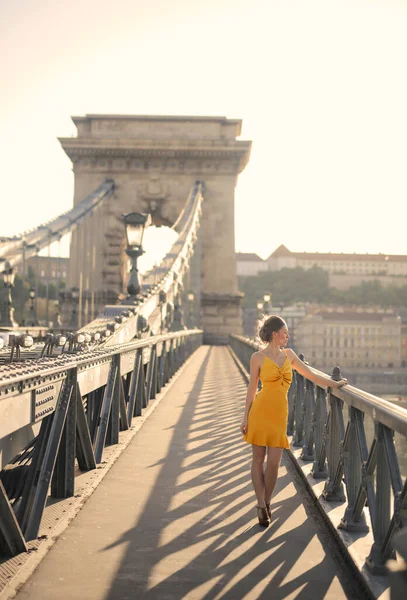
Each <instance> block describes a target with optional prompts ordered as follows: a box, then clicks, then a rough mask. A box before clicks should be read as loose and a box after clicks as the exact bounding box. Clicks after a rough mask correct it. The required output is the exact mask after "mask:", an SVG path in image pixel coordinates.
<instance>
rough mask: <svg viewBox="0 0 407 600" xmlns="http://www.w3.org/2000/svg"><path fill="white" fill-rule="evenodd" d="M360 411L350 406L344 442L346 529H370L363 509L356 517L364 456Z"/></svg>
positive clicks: (344, 523)
mask: <svg viewBox="0 0 407 600" xmlns="http://www.w3.org/2000/svg"><path fill="white" fill-rule="evenodd" d="M358 413H359V411H358V410H357V409H356V408H354V407H353V406H350V407H349V422H348V430H347V435H345V439H346V447H345V444H344V448H343V450H344V452H343V460H344V461H345V473H346V476H345V483H346V493H347V497H348V505H347V507H346V510H345V514H344V516H343V517H342V520H341V522H340V524H339V525H338V528H339V529H344V530H346V531H361V532H366V531H369V527H368V525H367V523H366V517H365V514H364V512H363V511H361V512H360V513H359V514H358V515H357V517H358V518H357V520H356V519H355V514H356V513H355V507H356V501H357V499H358V493H359V489H360V486H361V483H362V458H361V452H360V444H359V443H358V427H357V423H358V418H359V417H358Z"/></svg>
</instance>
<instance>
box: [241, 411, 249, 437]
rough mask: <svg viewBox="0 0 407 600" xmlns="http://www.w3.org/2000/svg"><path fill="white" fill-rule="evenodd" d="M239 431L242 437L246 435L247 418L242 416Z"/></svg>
mask: <svg viewBox="0 0 407 600" xmlns="http://www.w3.org/2000/svg"><path fill="white" fill-rule="evenodd" d="M240 430H241V432H242V433H243V435H246V433H247V417H246V416H244V417H243V419H242V422H241V424H240Z"/></svg>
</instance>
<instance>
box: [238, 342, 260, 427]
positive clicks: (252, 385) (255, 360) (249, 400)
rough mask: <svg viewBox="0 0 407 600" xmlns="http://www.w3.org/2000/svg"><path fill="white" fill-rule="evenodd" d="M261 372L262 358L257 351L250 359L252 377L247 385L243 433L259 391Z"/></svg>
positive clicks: (242, 425)
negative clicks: (258, 384)
mask: <svg viewBox="0 0 407 600" xmlns="http://www.w3.org/2000/svg"><path fill="white" fill-rule="evenodd" d="M259 373H260V358H259V356H258V354H257V352H255V353H254V354H252V356H251V359H250V379H249V384H248V386H247V392H246V404H245V409H244V415H243V420H242V424H241V426H240V428H241V430H242V433H246V432H247V420H248V417H249V412H250V408H251V406H252V404H253V400H254V397H255V395H256V392H257V383H258V381H259Z"/></svg>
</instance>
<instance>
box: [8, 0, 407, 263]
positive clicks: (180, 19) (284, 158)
mask: <svg viewBox="0 0 407 600" xmlns="http://www.w3.org/2000/svg"><path fill="white" fill-rule="evenodd" d="M406 31H407V0H371V1H367V0H365V1H362V0H349V1H348V0H338V1H335V2H334V1H332V0H307V1H305V0H280V1H277V0H250V2H249V1H241V0H206V1H205V3H196V2H191V1H190V0H172V1H171V2H170V1H169V0H144V1H142V0H115V2H111V1H107V0H64V2H54V1H53V0H18V1H17V2H10V0H0V56H1V58H0V81H1V82H2V89H1V93H0V132H1V144H0V159H1V163H0V164H1V166H2V169H1V195H0V207H1V212H0V214H1V218H0V235H12V234H15V233H20V232H22V231H24V230H25V229H28V228H31V227H35V226H37V225H40V224H41V223H42V222H44V221H47V220H49V219H50V218H52V217H54V216H56V215H58V214H60V213H61V212H64V211H66V210H68V209H69V208H70V207H71V206H72V199H73V174H72V170H71V163H70V160H69V159H68V158H67V156H66V155H65V153H64V152H63V150H62V148H61V146H60V144H59V142H58V140H57V137H69V136H75V135H76V128H75V126H74V124H73V123H72V121H71V116H72V115H85V114H97V113H108V114H141V115H142V114H159V115H208V116H211V115H224V116H226V117H228V118H239V119H242V121H243V127H242V134H241V137H240V139H244V140H252V142H253V147H252V153H251V158H250V162H249V164H248V166H247V167H246V169H245V170H244V172H243V173H242V174H241V175H240V176H239V180H238V184H237V188H236V197H235V237H236V250H237V251H241V252H256V253H258V254H259V255H260V256H262V257H263V258H265V257H267V256H268V255H269V254H270V253H271V252H273V251H274V249H275V248H277V247H278V246H279V245H280V244H285V245H286V246H287V247H288V248H289V249H290V250H292V251H309V252H315V251H319V252H329V251H332V252H369V253H377V252H383V253H388V254H407V241H406V233H405V232H406V227H407V202H406V199H407V177H406V165H407V110H406V106H407V78H406V57H407V36H406V34H405V32H406Z"/></svg>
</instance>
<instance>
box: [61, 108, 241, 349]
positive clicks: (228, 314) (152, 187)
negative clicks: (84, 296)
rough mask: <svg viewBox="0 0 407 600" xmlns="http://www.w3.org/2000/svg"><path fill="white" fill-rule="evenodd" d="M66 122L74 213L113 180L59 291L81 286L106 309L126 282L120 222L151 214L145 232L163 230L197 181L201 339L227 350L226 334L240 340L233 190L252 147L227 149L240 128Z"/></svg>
mask: <svg viewBox="0 0 407 600" xmlns="http://www.w3.org/2000/svg"><path fill="white" fill-rule="evenodd" d="M73 120H74V123H75V124H76V126H77V128H78V136H77V137H76V138H62V139H60V142H61V144H62V147H63V149H64V150H65V152H66V153H67V155H68V156H69V157H70V158H71V160H72V162H73V170H74V174H75V197H74V204H77V203H78V202H81V201H82V200H83V199H84V198H85V197H86V196H87V195H88V194H90V193H92V192H93V191H94V190H95V189H96V188H97V187H98V186H99V185H100V184H101V183H102V182H103V180H104V179H106V178H109V179H114V181H115V183H116V192H115V195H114V197H113V198H111V199H110V200H109V201H108V203H107V205H106V206H105V207H104V208H103V209H102V212H101V216H97V215H95V216H94V217H92V219H90V220H89V224H86V225H84V226H82V227H79V228H78V229H77V230H76V231H75V232H74V233H73V234H72V241H71V259H70V266H69V275H68V287H72V286H78V287H80V285H81V281H82V287H83V288H84V285H85V284H84V282H88V284H89V286H91V288H92V289H90V290H89V292H90V294H94V297H98V298H103V297H106V301H107V300H108V301H109V302H113V301H114V299H115V298H117V297H118V296H119V294H120V293H121V292H122V291H123V290H124V289H125V285H126V283H127V282H126V281H124V280H123V277H122V273H123V262H124V260H125V256H124V252H123V248H124V245H123V238H124V228H123V224H122V222H121V218H120V217H121V214H122V213H126V212H132V211H140V212H150V213H151V214H152V217H153V223H154V224H156V225H159V224H161V225H171V224H172V223H174V222H175V220H176V219H177V217H178V215H179V213H180V211H181V209H182V207H183V205H184V203H185V201H186V199H187V196H188V193H189V191H190V189H191V187H192V186H193V184H194V183H195V181H197V180H200V181H203V183H204V186H205V189H204V204H203V214H202V228H203V230H202V285H201V302H202V311H201V315H202V327H203V329H204V331H205V340H206V341H207V342H208V343H227V341H228V336H229V334H230V333H241V331H242V314H241V307H240V305H241V294H240V293H239V291H238V289H237V276H236V260H235V245H234V190H235V186H236V183H237V176H238V174H239V173H240V172H241V171H242V170H243V169H244V167H245V165H246V164H247V162H248V159H249V155H250V148H251V142H247V141H239V140H236V137H237V136H238V135H240V131H241V121H240V120H231V119H226V118H225V117H154V116H111V115H89V116H85V117H74V119H73ZM93 248H94V250H92V251H91V249H93ZM92 252H93V254H92ZM91 255H92V256H93V259H92V260H90V259H89V256H91ZM106 303H107V302H106Z"/></svg>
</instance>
